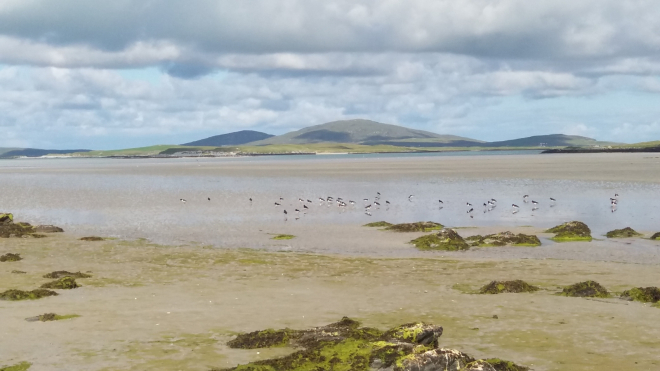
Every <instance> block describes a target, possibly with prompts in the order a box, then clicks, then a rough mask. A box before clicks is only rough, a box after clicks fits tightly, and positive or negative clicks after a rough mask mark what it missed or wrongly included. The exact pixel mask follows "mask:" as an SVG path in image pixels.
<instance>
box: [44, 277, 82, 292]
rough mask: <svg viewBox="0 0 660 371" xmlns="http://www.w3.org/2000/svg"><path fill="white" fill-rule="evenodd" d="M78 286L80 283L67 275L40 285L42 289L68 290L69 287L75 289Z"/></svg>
mask: <svg viewBox="0 0 660 371" xmlns="http://www.w3.org/2000/svg"><path fill="white" fill-rule="evenodd" d="M78 287H80V285H79V284H78V283H77V282H76V279H75V278H73V277H68V276H67V277H62V278H60V279H57V280H55V281H50V282H47V283H44V284H43V285H41V288H42V289H62V290H70V289H76V288H78Z"/></svg>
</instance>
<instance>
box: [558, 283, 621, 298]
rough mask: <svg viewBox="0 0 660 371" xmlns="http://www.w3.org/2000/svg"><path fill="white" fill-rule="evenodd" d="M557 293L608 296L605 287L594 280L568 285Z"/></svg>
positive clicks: (576, 295)
mask: <svg viewBox="0 0 660 371" xmlns="http://www.w3.org/2000/svg"><path fill="white" fill-rule="evenodd" d="M559 295H562V296H571V297H586V298H609V297H610V293H609V292H608V291H607V289H605V288H604V287H603V286H601V285H600V284H599V283H598V282H595V281H584V282H579V283H576V284H573V285H570V286H568V287H565V288H564V290H563V291H562V292H560V293H559Z"/></svg>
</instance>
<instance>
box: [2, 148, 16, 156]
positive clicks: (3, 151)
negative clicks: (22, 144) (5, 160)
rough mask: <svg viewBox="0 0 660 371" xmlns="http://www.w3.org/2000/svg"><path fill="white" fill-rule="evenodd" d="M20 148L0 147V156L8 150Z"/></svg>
mask: <svg viewBox="0 0 660 371" xmlns="http://www.w3.org/2000/svg"><path fill="white" fill-rule="evenodd" d="M17 149H20V148H0V157H2V155H3V154H5V153H7V152H9V151H15V150H17Z"/></svg>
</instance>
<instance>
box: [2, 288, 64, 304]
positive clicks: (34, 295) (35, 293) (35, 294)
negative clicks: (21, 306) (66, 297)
mask: <svg viewBox="0 0 660 371" xmlns="http://www.w3.org/2000/svg"><path fill="white" fill-rule="evenodd" d="M57 295H58V294H57V293H56V292H55V291H51V290H46V289H36V290H32V291H23V290H7V291H5V292H1V293H0V300H10V301H17V300H36V299H41V298H45V297H48V296H57Z"/></svg>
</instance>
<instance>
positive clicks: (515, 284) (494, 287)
mask: <svg viewBox="0 0 660 371" xmlns="http://www.w3.org/2000/svg"><path fill="white" fill-rule="evenodd" d="M538 290H539V288H538V287H536V286H532V285H530V284H528V283H527V282H525V281H522V280H515V281H492V282H491V283H489V284H487V285H485V286H484V287H482V288H481V289H480V290H479V293H480V294H502V293H521V292H534V291H538Z"/></svg>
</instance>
